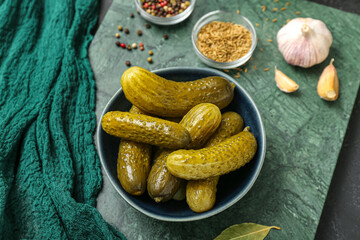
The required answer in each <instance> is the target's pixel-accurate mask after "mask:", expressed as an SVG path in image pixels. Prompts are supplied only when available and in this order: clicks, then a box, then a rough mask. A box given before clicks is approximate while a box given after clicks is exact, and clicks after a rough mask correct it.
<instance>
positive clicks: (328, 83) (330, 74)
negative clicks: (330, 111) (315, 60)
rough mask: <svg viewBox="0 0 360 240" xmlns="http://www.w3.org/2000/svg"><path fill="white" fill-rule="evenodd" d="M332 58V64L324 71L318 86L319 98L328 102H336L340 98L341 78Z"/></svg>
mask: <svg viewBox="0 0 360 240" xmlns="http://www.w3.org/2000/svg"><path fill="white" fill-rule="evenodd" d="M333 62H334V59H333V58H332V59H331V61H330V64H329V65H328V66H327V67H326V68H325V69H324V70H323V72H322V74H321V76H320V78H319V82H318V85H317V92H318V94H319V96H320V97H321V98H322V99H324V100H327V101H335V100H336V99H338V97H339V78H338V75H337V72H336V68H335V67H334V65H333Z"/></svg>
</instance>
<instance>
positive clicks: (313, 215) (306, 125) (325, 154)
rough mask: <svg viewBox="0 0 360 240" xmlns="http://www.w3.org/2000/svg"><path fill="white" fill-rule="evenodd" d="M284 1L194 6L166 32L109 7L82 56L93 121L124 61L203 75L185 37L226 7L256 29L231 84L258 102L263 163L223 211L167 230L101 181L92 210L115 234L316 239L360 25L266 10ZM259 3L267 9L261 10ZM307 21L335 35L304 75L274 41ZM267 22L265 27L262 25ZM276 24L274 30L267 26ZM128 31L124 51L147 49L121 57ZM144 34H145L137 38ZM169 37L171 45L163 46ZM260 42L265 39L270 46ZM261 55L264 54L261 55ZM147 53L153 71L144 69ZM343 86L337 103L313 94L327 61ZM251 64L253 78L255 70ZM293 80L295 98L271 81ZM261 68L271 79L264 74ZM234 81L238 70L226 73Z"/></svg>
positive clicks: (355, 70) (351, 19) (307, 11)
mask: <svg viewBox="0 0 360 240" xmlns="http://www.w3.org/2000/svg"><path fill="white" fill-rule="evenodd" d="M286 2H287V1H281V0H280V1H279V2H278V3H275V2H273V1H260V0H257V1H241V2H239V1H236V0H229V1H215V0H210V1H201V0H198V1H197V3H196V7H195V10H194V12H193V14H192V15H191V16H190V18H189V19H188V20H186V21H185V22H183V23H180V24H178V25H175V26H171V27H161V26H155V25H152V28H151V29H145V23H146V22H145V21H144V20H143V19H142V18H141V17H140V16H139V15H137V14H135V18H134V19H131V18H130V13H131V12H134V13H135V4H134V3H133V2H132V1H121V0H115V1H114V3H113V4H112V6H111V7H110V9H109V11H108V13H107V15H106V17H105V18H104V21H103V23H102V25H101V26H100V28H99V30H98V31H97V34H96V36H95V38H94V40H93V42H92V44H91V46H90V50H89V54H90V60H91V64H92V67H93V70H94V75H95V79H96V84H97V109H96V114H97V116H98V117H99V116H100V114H101V111H102V109H103V108H104V106H105V104H106V102H107V101H108V100H109V99H110V97H111V96H112V95H113V94H114V93H115V92H116V91H117V89H118V88H119V87H120V77H121V75H122V73H123V71H124V70H125V69H126V68H127V67H126V66H125V61H126V60H130V61H131V62H132V63H133V65H139V66H141V67H144V68H147V69H150V70H154V69H159V68H164V67H172V66H202V67H206V66H205V65H204V64H202V63H201V61H200V60H199V59H198V58H197V57H196V55H195V53H194V52H193V48H192V44H191V39H190V35H191V30H192V27H193V25H194V24H195V22H196V21H197V20H198V19H199V18H200V17H201V16H202V15H204V14H205V13H207V12H210V11H213V10H217V9H224V10H230V11H236V10H237V9H239V10H240V12H241V13H242V14H243V15H244V16H246V17H247V18H249V19H250V21H251V22H252V23H253V24H255V23H259V24H260V26H259V27H256V30H257V34H258V37H259V42H258V46H257V49H256V50H255V53H254V55H253V59H252V61H250V62H249V63H248V64H246V65H245V66H243V67H242V68H245V67H246V68H248V72H247V73H246V74H244V73H242V74H241V77H240V78H238V79H237V80H238V82H239V83H240V84H241V85H242V86H243V87H244V88H245V89H246V90H247V91H248V92H249V93H250V95H251V96H252V97H253V99H254V101H255V102H256V104H257V106H258V108H259V110H260V112H261V114H262V117H263V121H264V124H265V128H266V133H267V146H268V148H267V156H266V159H265V163H264V166H263V169H262V171H261V173H260V176H259V178H258V180H257V181H256V183H255V184H254V186H253V188H252V189H251V190H250V191H249V193H248V194H247V195H246V196H245V197H244V198H243V199H242V200H240V201H239V202H238V203H237V204H235V205H234V206H233V207H231V208H230V209H228V210H226V211H224V212H223V213H220V214H218V215H216V216H214V217H211V218H209V219H206V220H201V221H196V222H190V223H167V222H161V221H157V220H153V219H151V218H149V217H147V216H145V215H143V214H141V213H139V212H138V211H137V210H135V209H133V208H131V207H130V206H129V205H128V204H127V203H126V202H125V201H124V200H122V199H121V197H120V196H119V195H118V194H117V192H116V191H115V190H114V189H113V187H112V186H111V185H110V182H109V181H108V179H107V177H104V188H103V191H102V193H101V194H100V195H99V197H98V209H99V211H100V212H101V213H102V215H103V216H104V217H105V220H107V221H108V222H109V223H111V224H113V225H114V226H117V227H118V229H119V230H120V231H122V232H123V233H124V234H125V235H126V236H127V237H128V238H129V239H210V238H213V237H215V236H216V235H218V234H219V233H220V232H221V231H222V230H223V229H225V228H226V227H228V226H230V225H232V224H237V223H242V222H256V223H260V224H265V225H276V226H280V227H281V228H282V230H281V231H274V230H273V231H272V232H271V233H270V235H269V237H268V239H290V238H295V239H313V238H314V236H315V232H316V227H317V224H318V222H319V219H320V215H321V211H322V208H323V204H324V201H325V197H326V194H327V191H328V188H329V185H330V181H331V178H332V174H333V170H334V168H335V165H336V161H337V158H338V154H339V151H340V149H341V144H342V141H343V138H344V134H345V131H346V126H347V124H348V120H349V117H350V114H351V110H352V108H353V104H354V101H355V98H356V93H357V91H358V88H359V82H360V79H359V77H358V76H359V75H360V68H359V67H357V65H358V62H359V53H360V51H359V50H360V41H359V40H360V29H359V28H358V27H357V25H358V23H359V22H360V17H359V16H357V15H354V14H350V13H345V12H342V11H339V10H336V9H333V8H329V7H325V6H322V5H318V4H315V3H310V2H307V1H300V0H298V1H291V4H290V6H288V7H287V10H285V11H283V12H273V11H271V10H270V9H272V8H274V7H276V8H279V9H280V8H281V7H284V6H285V3H286ZM261 5H266V6H267V8H268V10H267V11H266V12H264V13H263V12H261ZM295 11H300V12H301V14H300V15H299V17H313V18H317V19H320V20H322V21H324V22H325V23H326V24H327V26H328V28H329V30H330V31H331V32H332V34H333V38H334V41H333V45H332V47H331V51H330V55H329V57H328V58H327V59H326V60H325V61H324V62H323V63H322V64H319V65H317V66H315V67H312V68H310V69H301V68H298V67H293V66H290V65H288V64H287V63H286V62H285V61H284V60H283V58H282V56H281V54H280V53H279V51H278V50H277V45H276V33H277V31H278V30H279V29H280V28H281V26H282V24H284V23H285V22H286V19H292V18H295V17H298V15H295ZM267 17H268V18H269V19H270V20H269V21H268V22H266V21H265V19H266V18H267ZM274 18H277V19H278V21H277V22H276V23H272V22H271V20H272V19H274ZM119 24H121V25H122V26H124V27H128V28H129V29H130V34H129V35H126V34H124V33H123V32H120V34H121V38H120V40H121V41H125V42H127V43H129V44H131V43H132V42H140V41H142V42H144V44H145V51H143V52H141V51H139V50H135V51H131V52H128V51H127V50H123V49H119V48H117V47H116V46H115V41H116V39H115V37H114V35H115V33H116V32H118V31H117V25H119ZM138 29H141V30H142V31H143V36H141V37H139V36H137V34H136V31H137V30H138ZM164 33H167V34H168V35H169V36H170V38H169V40H167V41H166V40H164V39H163V38H162V35H163V34H164ZM267 39H272V40H273V42H272V43H269V42H268V41H267ZM260 48H263V49H264V50H265V51H264V52H260V51H259V49H260ZM148 50H153V51H154V56H153V60H154V63H153V64H151V65H150V64H149V63H147V62H146V58H147V57H148V54H147V51H148ZM333 57H334V58H335V63H334V65H335V67H336V68H337V70H338V75H339V79H340V98H339V99H338V100H337V101H336V102H331V103H329V102H325V101H323V100H321V99H320V98H319V97H318V96H317V94H316V84H317V80H318V77H319V76H320V74H321V72H322V70H323V68H324V67H325V66H326V65H327V64H328V63H329V61H330V59H331V58H333ZM254 65H256V67H257V70H254V68H253V67H254ZM275 65H277V66H278V68H279V69H281V70H282V71H283V72H285V73H286V74H288V75H289V76H291V77H292V78H293V79H294V80H296V81H297V82H298V84H299V85H300V91H299V92H297V93H295V94H292V95H286V94H284V93H282V92H280V91H279V90H278V89H277V88H276V85H275V83H274V70H273V68H274V66H275ZM264 68H270V71H268V72H264V71H263V69H264ZM229 74H230V75H231V76H234V75H235V74H236V71H230V72H229Z"/></svg>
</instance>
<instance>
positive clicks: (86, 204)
mask: <svg viewBox="0 0 360 240" xmlns="http://www.w3.org/2000/svg"><path fill="white" fill-rule="evenodd" d="M97 6H98V1H97V0H66V1H65V0H61V1H56V0H26V1H24V0H5V1H1V0H0V19H1V21H0V235H1V236H2V239H24V238H26V239H124V236H123V235H122V234H121V233H118V232H117V231H116V229H114V228H113V227H112V226H110V225H108V224H107V223H106V222H105V221H104V220H103V219H102V217H101V215H100V213H99V212H98V211H97V210H96V208H95V204H96V196H97V194H98V193H99V191H100V189H101V187H102V175H101V170H100V164H99V160H98V157H97V154H96V150H95V146H94V141H93V133H94V130H95V128H96V117H95V112H94V108H95V82H94V78H93V74H92V70H91V67H90V64H89V61H88V58H87V47H88V44H89V42H90V41H91V39H92V37H91V35H90V29H91V28H92V27H94V25H95V23H96V20H97V14H98V13H97V10H98V8H97Z"/></svg>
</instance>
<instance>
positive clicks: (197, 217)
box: [96, 67, 266, 222]
mask: <svg viewBox="0 0 360 240" xmlns="http://www.w3.org/2000/svg"><path fill="white" fill-rule="evenodd" d="M179 69H181V70H196V71H204V70H205V71H213V72H214V73H215V74H218V75H219V76H221V77H224V78H226V79H228V80H229V81H231V82H232V83H234V84H235V85H236V86H237V87H239V88H240V89H241V91H242V92H243V93H244V94H245V95H246V97H247V98H248V99H249V101H250V102H251V104H252V105H253V106H254V108H255V112H256V114H257V115H258V116H259V119H258V120H259V123H260V129H259V132H260V133H261V137H262V139H263V145H262V148H261V149H258V151H259V154H260V163H259V164H258V165H257V167H256V170H255V175H254V177H253V178H252V179H251V181H250V183H249V184H248V185H247V186H246V188H245V189H243V191H242V192H241V193H240V194H239V195H238V196H236V197H235V198H233V199H231V200H230V201H229V202H227V203H226V204H224V205H223V206H221V207H219V208H218V209H216V210H213V211H211V210H210V211H207V212H203V213H199V214H198V215H195V216H190V217H165V216H159V215H158V214H154V213H151V212H148V211H147V210H145V209H143V208H141V207H139V206H137V205H136V204H135V203H133V202H132V200H131V199H130V198H129V197H128V196H127V195H126V193H125V191H123V190H122V191H121V190H120V189H118V187H117V184H116V183H115V182H114V180H113V178H111V177H110V173H109V171H108V169H107V165H106V164H105V160H104V159H105V157H104V156H103V154H102V152H101V151H100V134H101V129H102V128H101V118H102V117H103V116H104V114H105V113H106V112H105V111H108V110H107V109H108V108H109V105H110V104H112V103H113V101H114V99H115V98H116V97H117V96H118V94H119V93H120V92H121V91H122V87H120V88H119V90H117V91H116V93H115V94H114V95H113V96H112V97H111V98H110V100H109V101H108V102H107V104H106V106H105V107H104V109H103V111H102V113H101V116H100V118H99V121H98V124H97V129H96V143H97V146H96V149H97V152H98V154H99V158H100V162H101V165H102V167H103V169H104V171H105V174H106V176H107V177H108V179H109V180H110V182H111V184H112V185H113V187H114V188H115V190H116V191H117V192H118V194H120V196H121V197H122V198H123V199H124V200H125V201H126V202H127V203H128V204H130V206H132V207H133V208H135V209H136V210H138V211H139V212H141V213H143V214H145V215H146V216H149V217H152V218H154V219H157V220H161V221H167V222H190V221H196V220H201V219H205V218H208V217H211V216H214V215H216V214H218V213H220V212H223V211H224V210H226V209H228V208H229V207H231V206H233V205H234V204H235V203H236V202H238V201H239V200H240V199H241V198H243V197H244V196H245V195H246V193H247V192H248V191H249V190H250V189H251V187H252V186H253V185H254V183H255V181H256V179H257V178H258V176H259V174H260V171H261V168H262V166H263V163H264V160H265V155H266V134H265V128H264V125H263V122H262V118H261V114H260V112H259V110H258V108H257V106H256V104H255V102H254V100H253V99H252V98H251V96H250V95H249V94H248V92H247V91H246V90H245V89H244V88H243V87H242V86H241V85H240V84H239V83H238V82H236V81H235V80H234V79H233V78H232V77H230V76H229V75H227V74H225V73H223V72H221V71H219V70H216V69H211V68H202V67H168V68H160V69H156V70H152V71H151V72H153V73H155V74H157V73H158V72H163V71H169V70H179Z"/></svg>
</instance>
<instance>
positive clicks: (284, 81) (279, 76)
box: [275, 66, 299, 93]
mask: <svg viewBox="0 0 360 240" xmlns="http://www.w3.org/2000/svg"><path fill="white" fill-rule="evenodd" d="M275 81H276V85H277V87H278V88H279V89H280V90H281V91H283V92H286V93H291V92H295V91H296V90H298V89H299V85H298V84H297V83H296V82H295V81H294V80H292V79H291V78H289V77H288V76H286V75H285V74H284V73H283V72H282V71H280V70H278V69H277V67H276V66H275Z"/></svg>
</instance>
